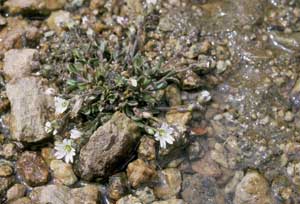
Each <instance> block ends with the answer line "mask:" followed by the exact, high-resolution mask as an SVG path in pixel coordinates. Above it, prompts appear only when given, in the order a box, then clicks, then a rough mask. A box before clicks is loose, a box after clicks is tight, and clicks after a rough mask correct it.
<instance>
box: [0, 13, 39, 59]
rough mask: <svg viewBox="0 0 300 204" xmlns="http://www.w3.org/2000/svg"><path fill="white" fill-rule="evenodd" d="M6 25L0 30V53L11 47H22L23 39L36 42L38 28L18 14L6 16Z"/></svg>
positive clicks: (31, 42)
mask: <svg viewBox="0 0 300 204" xmlns="http://www.w3.org/2000/svg"><path fill="white" fill-rule="evenodd" d="M6 21H7V25H6V26H5V27H4V28H2V29H1V31H0V39H1V43H0V55H1V56H2V55H4V53H5V52H6V51H7V50H9V49H12V48H23V47H24V41H25V42H26V43H30V44H32V45H35V44H37V42H38V41H39V37H40V32H39V29H38V28H37V27H35V26H32V25H30V24H29V23H28V21H26V20H23V19H22V18H21V17H20V16H18V17H8V18H6Z"/></svg>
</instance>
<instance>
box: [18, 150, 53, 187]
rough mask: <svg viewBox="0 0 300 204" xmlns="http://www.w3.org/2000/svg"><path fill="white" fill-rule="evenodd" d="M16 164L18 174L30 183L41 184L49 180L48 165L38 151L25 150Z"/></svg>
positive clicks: (33, 184) (32, 184) (31, 184)
mask: <svg viewBox="0 0 300 204" xmlns="http://www.w3.org/2000/svg"><path fill="white" fill-rule="evenodd" d="M16 166H17V172H18V174H19V175H20V176H21V178H22V179H23V180H24V181H25V182H26V183H27V184H28V185H30V186H39V185H43V184H46V183H47V182H48V179H49V171H48V166H47V164H46V162H45V161H44V160H43V158H42V157H41V156H39V155H38V154H37V153H36V152H29V151H26V152H24V153H23V154H22V155H21V157H20V158H19V159H18V161H17V165H16Z"/></svg>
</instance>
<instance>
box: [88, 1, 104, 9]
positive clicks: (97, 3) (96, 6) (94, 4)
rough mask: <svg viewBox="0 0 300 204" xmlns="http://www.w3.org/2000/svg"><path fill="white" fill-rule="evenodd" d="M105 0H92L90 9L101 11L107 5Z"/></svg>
mask: <svg viewBox="0 0 300 204" xmlns="http://www.w3.org/2000/svg"><path fill="white" fill-rule="evenodd" d="M105 3H106V1H105V0H91V2H90V9H92V10H94V9H99V8H101V7H103V6H104V5H105Z"/></svg>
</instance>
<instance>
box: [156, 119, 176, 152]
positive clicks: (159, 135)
mask: <svg viewBox="0 0 300 204" xmlns="http://www.w3.org/2000/svg"><path fill="white" fill-rule="evenodd" d="M173 133H174V129H173V128H172V127H170V126H169V125H168V124H167V123H163V124H162V125H161V127H160V128H159V129H158V131H156V133H155V135H154V137H155V140H157V141H159V143H160V147H161V148H164V149H165V148H166V147H167V143H168V144H173V142H174V141H175V139H174V137H173V135H172V134H173Z"/></svg>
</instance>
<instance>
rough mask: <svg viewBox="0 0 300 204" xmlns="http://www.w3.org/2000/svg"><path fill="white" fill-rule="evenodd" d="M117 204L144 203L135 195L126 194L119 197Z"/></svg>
mask: <svg viewBox="0 0 300 204" xmlns="http://www.w3.org/2000/svg"><path fill="white" fill-rule="evenodd" d="M116 204H143V203H142V201H141V200H140V199H138V198H137V197H135V196H133V195H128V196H125V197H123V198H121V199H119V200H118V201H117V202H116Z"/></svg>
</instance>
